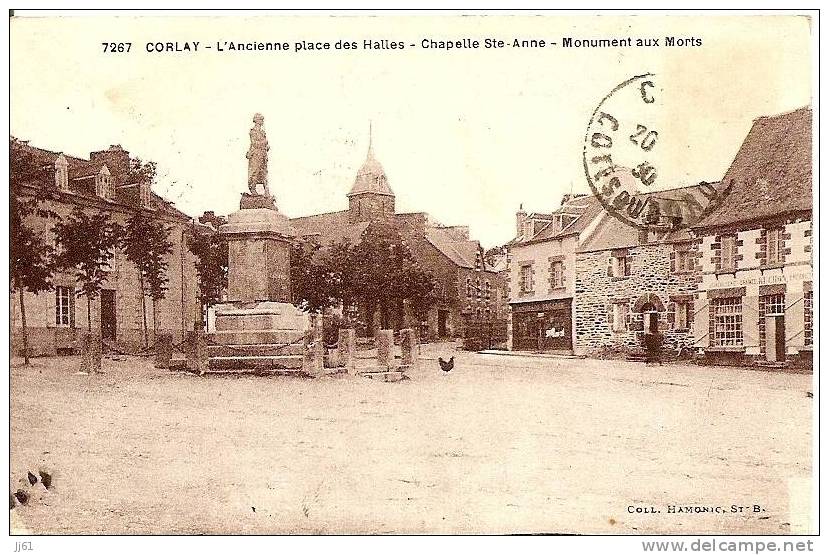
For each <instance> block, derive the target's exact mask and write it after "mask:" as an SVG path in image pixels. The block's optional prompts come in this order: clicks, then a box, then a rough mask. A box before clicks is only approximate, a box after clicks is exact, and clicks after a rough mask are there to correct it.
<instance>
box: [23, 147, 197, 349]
mask: <svg viewBox="0 0 829 555" xmlns="http://www.w3.org/2000/svg"><path fill="white" fill-rule="evenodd" d="M23 148H25V149H26V151H27V153H28V154H30V155H31V156H32V158H33V159H34V160H35V161H37V162H39V163H41V164H43V165H44V166H45V167H46V168H47V173H48V175H49V182H48V183H38V184H35V183H31V184H19V185H20V186H19V187H15V188H14V190H15V191H19V192H20V194H21V195H23V196H25V197H29V198H38V199H39V200H40V202H41V206H42V207H43V208H45V209H47V210H49V211H51V212H53V213H55V214H57V216H59V217H66V216H68V215H69V214H70V213H71V212H72V211H73V209H74V208H76V207H80V208H82V209H83V210H84V211H86V212H88V213H96V212H98V213H106V214H108V215H109V216H110V218H111V219H112V221H113V222H115V223H118V224H120V225H126V223H127V221H128V220H129V218H130V217H131V216H132V215H133V214H135V213H136V211H143V212H144V213H146V214H148V215H150V216H151V217H152V218H153V219H155V220H156V221H159V222H161V223H163V224H164V225H165V226H166V227H167V228H168V229H169V230H170V231H169V237H168V239H169V241H170V242H171V243H172V252H171V253H170V254H169V255H168V257H167V278H168V283H167V288H168V289H167V292H166V295H165V297H164V298H163V299H161V300H160V301H158V303H157V305H155V306H154V304H153V300H152V298H150V297H149V295H147V296H146V298H145V303H142V291H141V287H140V282H139V276H138V269H137V268H136V267H135V265H134V264H133V263H132V262H130V261H129V260H127V258H126V256H125V255H124V254H123V252H121V251H120V250H116V252H115V255H114V258H113V259H112V262H111V265H110V274H109V277H108V278H107V280H106V282H105V283H104V287H103V290H102V291H101V295H100V296H98V297H96V298H95V299H93V300H92V303H91V307H90V308H91V312H89V313H88V310H87V301H86V298H84V297H79V296H78V291H79V288H78V286H77V284H76V283H75V279H74V276H73V275H72V274H70V273H58V274H56V275H55V276H54V277H53V280H52V282H53V284H54V288H53V289H52V290H51V291H45V292H41V293H39V294H37V295H34V294H30V293H28V292H26V293H25V294H24V303H25V307H26V323H27V329H28V335H29V349H30V352H31V353H32V354H34V355H51V354H55V353H60V352H72V351H74V350H75V349H77V347H78V332H80V331H85V330H86V329H87V327H91V328H92V329H93V330H98V331H100V333H101V335H102V337H103V339H104V342H105V344H106V345H109V346H110V347H115V348H118V349H124V350H139V349H140V348H142V347H143V343H144V337H143V335H144V332H143V321H144V317H145V315H144V314H143V311H142V306H144V305H146V310H147V314H146V318H147V321H148V328H149V330H148V331H149V341H150V342H151V343H152V342H153V340H154V332H153V322H154V321H155V327H156V329H157V330H158V332H159V333H161V332H164V333H171V334H172V335H173V337H174V338H175V339H176V340H177V341H180V340H181V339H182V338H183V337H184V333H185V332H186V331H187V330H192V329H193V326H194V325H195V322H196V321H198V315H199V306H198V301H197V280H196V271H195V259H194V257H193V255H192V253H190V251H189V250H188V248H187V233H188V230H189V224H190V218H189V217H188V216H186V215H185V214H183V213H182V212H180V211H178V210H176V209H175V208H174V207H173V206H172V204H170V203H169V202H167V201H165V200H164V199H162V198H161V197H159V196H158V195H156V194H155V193H153V192H152V190H151V187H150V183H145V182H133V181H132V180H131V179H130V172H129V169H130V156H129V152H127V151H126V150H124V149H122V148H121V147H120V146H119V145H114V146H111V147H110V148H109V149H107V150H103V151H99V152H93V153H91V155H90V158H89V159H83V158H78V157H74V156H69V155H65V154H62V153H59V152H52V151H48V150H44V149H40V148H35V147H33V146H29V145H26V144H25V143H23ZM55 222H56V220H55V219H54V218H48V219H46V218H39V217H35V216H32V217H31V219H30V220H28V221H27V223H28V224H29V225H32V226H34V227H35V228H36V229H38V230H40V231H41V232H42V234H43V235H44V236H45V237H46V240H47V242H52V243H54V237H53V236H52V231H51V229H52V226H53V225H54V223H55ZM11 248H12V249H14V248H15V246H14V245H11ZM9 300H10V303H9V305H10V312H11V314H10V320H11V329H12V350H13V352H15V353H19V352H21V351H22V337H21V331H22V322H21V317H20V304H19V297H18V294H17V292H12V294H11V296H10V299H9Z"/></svg>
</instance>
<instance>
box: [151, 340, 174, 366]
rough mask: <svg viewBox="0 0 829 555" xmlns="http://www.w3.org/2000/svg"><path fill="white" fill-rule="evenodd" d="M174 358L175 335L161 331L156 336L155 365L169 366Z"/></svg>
mask: <svg viewBox="0 0 829 555" xmlns="http://www.w3.org/2000/svg"><path fill="white" fill-rule="evenodd" d="M172 358H173V336H172V334H169V333H160V334H158V335H157V336H156V338H155V367H156V368H169V367H170V361H171V360H172Z"/></svg>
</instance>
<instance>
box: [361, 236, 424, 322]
mask: <svg viewBox="0 0 829 555" xmlns="http://www.w3.org/2000/svg"><path fill="white" fill-rule="evenodd" d="M346 273H347V274H348V275H349V276H351V282H350V293H351V295H353V297H354V299H355V300H356V301H357V302H358V303H359V304H360V306H362V307H363V309H364V311H365V313H366V317H367V327H368V329H369V330H371V329H372V328H373V327H374V313H375V312H376V311H377V310H378V309H379V312H380V319H381V321H380V325H381V326H382V327H384V328H389V327H392V326H391V316H392V312H394V314H395V326H396V327H398V328H400V327H402V325H403V311H404V305H405V302H406V301H408V302H409V305H410V306H412V308H413V309H416V310H419V311H421V313H422V312H423V311H424V310H428V308H429V307H430V306H431V305H432V304H434V299H432V296H433V290H434V288H435V280H434V278H433V277H432V276H431V274H429V273H427V272H425V271H424V270H423V269H421V268H420V266H419V265H418V264H417V261H416V260H415V259H414V256H413V255H412V252H411V250H410V249H409V247H408V245H407V243H406V241H405V239H404V237H403V236H401V235H400V233H398V232H397V231H396V230H395V229H394V228H391V227H389V226H384V225H370V226H369V227H368V228H367V229H366V232H365V233H364V234H363V237H362V238H361V240H360V243H359V244H357V245H356V246H355V247H354V248H352V249H351V260H350V264H349V267H348V271H347V272H346Z"/></svg>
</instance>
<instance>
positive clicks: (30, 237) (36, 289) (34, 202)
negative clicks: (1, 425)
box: [9, 138, 57, 366]
mask: <svg viewBox="0 0 829 555" xmlns="http://www.w3.org/2000/svg"><path fill="white" fill-rule="evenodd" d="M46 170H47V168H46V166H45V165H44V164H41V163H39V162H38V161H37V160H35V158H34V156H33V155H32V154H31V152H29V151H28V150H27V149H26V147H25V145H24V144H23V143H21V142H20V141H18V140H17V139H15V138H10V139H9V216H10V217H9V219H10V222H9V227H10V229H9V245H10V248H9V274H10V276H9V277H10V283H11V287H12V291H17V292H18V294H19V299H20V321H21V326H22V329H23V333H22V335H23V358H24V364H26V365H27V366H28V365H29V331H28V328H27V326H26V303H25V300H24V297H25V291H28V292H30V293H34V294H37V293H40V292H41V291H48V290H50V289H51V288H52V283H51V280H52V276H53V274H54V271H55V264H54V259H53V255H54V249H53V248H52V246H51V245H49V244H47V243H46V242H45V241H43V234H42V233H39V232H38V231H37V230H35V228H34V227H32V226H31V225H30V224H29V223H28V222H27V219H28V220H30V219H31V218H35V217H40V218H53V217H57V214H55V213H54V212H52V211H50V210H47V209H45V208H43V207H41V206H40V202H39V197H37V196H35V197H34V198H31V197H27V196H26V195H25V193H24V192H23V190H22V189H23V186H24V185H35V186H37V187H42V186H43V185H45V183H46V182H47V180H48V172H47V171H46Z"/></svg>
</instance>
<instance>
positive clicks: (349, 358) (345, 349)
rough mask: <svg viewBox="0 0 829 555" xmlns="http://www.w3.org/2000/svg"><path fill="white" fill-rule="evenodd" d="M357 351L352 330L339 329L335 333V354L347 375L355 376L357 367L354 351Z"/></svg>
mask: <svg viewBox="0 0 829 555" xmlns="http://www.w3.org/2000/svg"><path fill="white" fill-rule="evenodd" d="M356 350H357V340H356V338H355V333H354V329H353V328H347V329H340V330H339V332H338V333H337V354H338V355H339V358H340V365H341V366H345V368H346V371H347V372H348V373H349V374H355V373H356V368H357V365H356V364H355V359H354V355H355V351H356Z"/></svg>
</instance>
